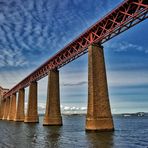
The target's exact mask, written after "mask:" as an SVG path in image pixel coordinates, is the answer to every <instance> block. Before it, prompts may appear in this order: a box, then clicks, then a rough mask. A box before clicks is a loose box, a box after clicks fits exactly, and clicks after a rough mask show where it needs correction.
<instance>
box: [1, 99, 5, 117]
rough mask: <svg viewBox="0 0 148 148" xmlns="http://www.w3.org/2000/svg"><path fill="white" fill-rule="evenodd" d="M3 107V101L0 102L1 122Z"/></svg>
mask: <svg viewBox="0 0 148 148" xmlns="http://www.w3.org/2000/svg"><path fill="white" fill-rule="evenodd" d="M4 107H5V104H4V101H2V100H1V102H0V120H2V119H3V116H4Z"/></svg>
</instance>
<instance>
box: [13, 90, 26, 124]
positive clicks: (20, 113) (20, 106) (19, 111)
mask: <svg viewBox="0 0 148 148" xmlns="http://www.w3.org/2000/svg"><path fill="white" fill-rule="evenodd" d="M24 97H25V89H24V88H23V89H20V90H19V92H18V103H17V108H16V113H15V118H14V121H20V122H21V121H24V117H25V115H24Z"/></svg>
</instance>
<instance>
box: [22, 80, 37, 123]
mask: <svg viewBox="0 0 148 148" xmlns="http://www.w3.org/2000/svg"><path fill="white" fill-rule="evenodd" d="M24 122H39V117H38V109H37V82H32V83H31V84H30V86H29V97H28V108H27V114H26V116H25V120H24Z"/></svg>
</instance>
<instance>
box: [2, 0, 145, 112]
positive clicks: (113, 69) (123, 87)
mask: <svg viewBox="0 0 148 148" xmlns="http://www.w3.org/2000/svg"><path fill="white" fill-rule="evenodd" d="M120 2H121V0H118V1H117V0H114V1H110V0H104V1H102V0H93V2H92V0H63V1H60V0H54V1H53V0H38V1H36V0H31V1H30V0H25V1H24V0H7V1H6V0H0V85H1V86H3V87H7V88H11V87H12V86H14V85H15V84H17V83H18V82H19V81H20V80H22V79H23V78H24V77H25V76H27V75H28V74H29V73H30V72H32V71H33V70H34V69H36V68H37V67H38V66H39V65H41V64H42V63H43V62H45V61H46V60H47V59H49V58H50V57H51V56H52V55H54V54H55V53H56V52H57V51H59V50H60V49H61V48H62V47H64V46H65V45H66V44H67V43H69V42H70V41H71V40H72V39H74V38H75V37H76V36H78V35H79V34H80V33H82V32H83V31H84V30H86V29H87V28H88V27H89V26H90V25H92V24H93V23H95V22H96V21H97V20H99V19H100V18H101V17H103V16H104V15H105V14H106V13H107V12H109V11H110V10H112V9H113V8H114V7H115V6H116V5H117V4H119V3H120ZM147 26H148V22H147V20H145V21H144V22H142V23H140V24H138V25H137V26H135V27H133V28H131V29H130V30H128V31H126V32H124V33H122V34H121V35H119V36H117V37H115V38H113V39H112V40H110V41H108V42H106V43H105V44H104V45H103V46H104V53H105V60H106V69H107V78H108V87H109V96H110V102H111V108H112V112H113V113H122V112H138V111H147V112H148V44H147V42H148V39H147V36H148V29H147ZM46 87H47V78H44V79H42V80H41V81H39V95H38V96H39V99H38V100H39V101H38V102H39V109H40V110H44V108H45V102H46V93H47V92H46ZM60 89H61V105H62V109H65V110H68V109H69V108H73V109H74V110H75V109H76V110H79V109H82V110H85V109H86V106H87V54H86V55H84V56H82V57H80V58H79V59H77V60H75V61H73V62H72V63H70V64H68V65H66V66H65V67H63V68H61V69H60ZM27 94H28V88H27V89H26V102H27ZM76 107H77V108H76Z"/></svg>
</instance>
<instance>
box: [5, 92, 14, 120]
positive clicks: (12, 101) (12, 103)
mask: <svg viewBox="0 0 148 148" xmlns="http://www.w3.org/2000/svg"><path fill="white" fill-rule="evenodd" d="M15 113H16V93H15V94H13V95H12V96H11V99H10V107H9V113H8V117H7V120H14V117H15Z"/></svg>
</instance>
